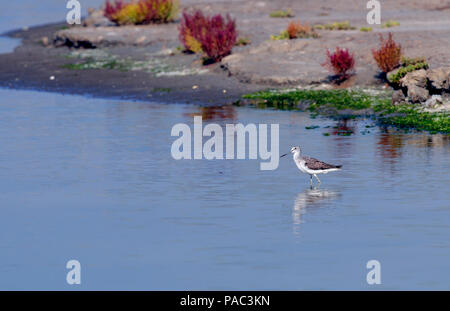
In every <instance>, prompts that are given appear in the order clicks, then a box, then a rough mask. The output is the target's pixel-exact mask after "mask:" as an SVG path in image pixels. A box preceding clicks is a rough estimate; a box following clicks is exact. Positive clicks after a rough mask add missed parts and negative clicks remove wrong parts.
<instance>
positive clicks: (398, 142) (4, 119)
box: [0, 89, 450, 290]
mask: <svg viewBox="0 0 450 311" xmlns="http://www.w3.org/2000/svg"><path fill="white" fill-rule="evenodd" d="M0 98H1V99H0V142H1V148H0V202H1V204H0V206H1V208H0V253H1V256H0V289H20V290H22V289H61V290H74V289H89V290H90V289H104V290H109V289H114V290H116V289H117V290H119V289H125V290H128V289H139V290H141V289H142V290H163V289H167V290H186V289H189V290H206V289H208V290H216V289H224V290H229V289H234V290H248V289H275V290H276V289H289V290H299V289H363V290H364V289H368V290H371V289H393V290H399V289H447V290H448V289H450V282H449V281H450V239H449V237H450V204H449V202H450V192H449V190H448V189H449V186H450V180H449V175H448V171H449V169H450V160H449V159H450V158H449V156H450V147H449V137H448V136H443V135H432V136H431V135H427V134H423V133H402V132H396V131H385V130H382V129H380V128H378V127H371V126H372V124H371V122H369V121H367V122H349V123H347V124H342V123H336V122H335V121H332V120H329V119H320V118H318V119H311V118H310V117H309V115H308V114H306V113H299V112H286V111H267V110H256V109H251V108H238V107H228V108H199V107H196V106H193V105H190V106H188V105H165V104H155V103H144V102H126V101H118V100H106V99H92V98H86V97H81V96H67V95H60V94H50V93H40V92H33V91H18V90H7V89H0ZM193 115H202V116H203V119H204V124H207V123H217V124H220V125H224V124H226V123H239V122H242V123H243V124H248V123H256V124H258V123H267V124H272V123H277V124H280V150H281V151H288V150H289V149H290V147H291V146H292V145H300V146H302V147H303V150H304V152H305V153H306V154H309V155H311V156H315V157H317V158H319V159H322V160H325V161H328V162H333V163H338V164H343V165H344V169H343V171H342V172H337V173H330V174H328V175H326V176H322V178H321V179H322V185H321V186H320V187H319V188H318V189H313V190H311V189H310V188H309V178H308V176H305V175H302V174H301V173H300V172H299V171H298V170H297V168H296V167H295V164H294V163H293V161H292V158H291V157H289V158H283V159H282V161H281V162H280V166H279V168H278V169H277V170H275V171H261V170H259V163H260V161H259V160H213V161H207V160H181V161H176V160H174V159H173V158H172V157H171V153H170V150H171V144H172V142H173V141H174V140H175V138H174V137H171V135H170V133H171V128H172V126H173V125H175V124H176V123H180V122H181V123H186V124H188V125H190V126H192V124H193ZM311 125H315V126H320V128H316V129H313V130H307V129H305V127H306V126H311ZM366 126H369V127H366ZM347 131H353V132H354V134H352V135H350V136H342V135H337V134H339V133H344V134H345V133H346V132H347ZM324 133H328V134H329V136H325V135H324ZM70 259H76V260H78V261H80V263H81V267H82V270H81V271H82V274H81V275H82V283H81V285H72V286H70V285H68V284H67V283H66V274H67V272H68V271H69V270H68V269H66V263H67V261H68V260H70ZM372 259H375V260H378V261H379V262H380V264H381V281H382V284H381V285H375V286H374V285H372V286H370V285H368V284H367V282H366V274H367V273H368V271H369V270H368V269H367V268H366V264H367V262H368V261H369V260H372Z"/></svg>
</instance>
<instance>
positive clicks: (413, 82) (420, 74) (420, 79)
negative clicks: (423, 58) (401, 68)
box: [400, 69, 427, 88]
mask: <svg viewBox="0 0 450 311" xmlns="http://www.w3.org/2000/svg"><path fill="white" fill-rule="evenodd" d="M400 84H401V86H403V87H407V88H409V87H411V86H417V87H419V88H426V87H427V72H426V71H425V70H424V69H420V70H416V71H412V72H409V73H407V74H406V75H405V76H404V77H403V78H402V79H401V80H400Z"/></svg>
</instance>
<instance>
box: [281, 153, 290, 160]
mask: <svg viewBox="0 0 450 311" xmlns="http://www.w3.org/2000/svg"><path fill="white" fill-rule="evenodd" d="M287 155H288V154H287V153H285V154H283V155H282V156H281V157H280V159H281V158H282V157H285V156H287Z"/></svg>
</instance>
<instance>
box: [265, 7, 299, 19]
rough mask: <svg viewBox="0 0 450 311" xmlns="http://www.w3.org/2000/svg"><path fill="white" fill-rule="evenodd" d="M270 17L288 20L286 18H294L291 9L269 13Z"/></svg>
mask: <svg viewBox="0 0 450 311" xmlns="http://www.w3.org/2000/svg"><path fill="white" fill-rule="evenodd" d="M270 17H273V18H288V17H295V14H294V13H293V12H292V10H291V9H287V10H277V11H273V12H272V13H270Z"/></svg>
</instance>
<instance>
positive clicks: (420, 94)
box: [408, 85, 430, 103]
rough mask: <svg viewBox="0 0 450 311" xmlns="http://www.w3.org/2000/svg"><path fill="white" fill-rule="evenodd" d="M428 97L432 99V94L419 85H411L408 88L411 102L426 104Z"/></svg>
mask: <svg viewBox="0 0 450 311" xmlns="http://www.w3.org/2000/svg"><path fill="white" fill-rule="evenodd" d="M428 97H430V93H429V92H428V90H427V89H426V88H423V87H419V86H417V85H410V86H409V87H408V99H409V101H410V102H413V103H422V102H425V101H426V100H427V99H428Z"/></svg>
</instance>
